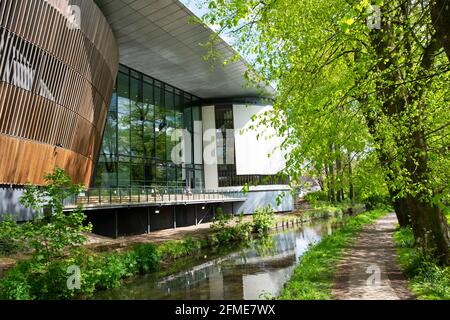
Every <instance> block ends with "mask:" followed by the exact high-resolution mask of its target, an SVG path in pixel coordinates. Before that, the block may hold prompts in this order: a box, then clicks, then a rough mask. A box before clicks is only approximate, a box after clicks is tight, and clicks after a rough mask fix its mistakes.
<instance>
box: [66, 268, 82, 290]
mask: <svg viewBox="0 0 450 320" xmlns="http://www.w3.org/2000/svg"><path fill="white" fill-rule="evenodd" d="M67 275H68V277H67V289H69V290H80V289H81V269H80V267H79V266H76V265H73V266H70V267H68V268H67Z"/></svg>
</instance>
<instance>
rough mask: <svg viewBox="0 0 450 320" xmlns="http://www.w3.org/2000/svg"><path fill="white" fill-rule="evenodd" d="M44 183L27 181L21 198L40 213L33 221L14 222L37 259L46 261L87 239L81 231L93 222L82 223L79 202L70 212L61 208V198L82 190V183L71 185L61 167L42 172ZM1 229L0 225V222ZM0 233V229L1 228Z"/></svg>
mask: <svg viewBox="0 0 450 320" xmlns="http://www.w3.org/2000/svg"><path fill="white" fill-rule="evenodd" d="M45 181H46V182H47V184H46V185H45V186H43V187H39V186H34V185H29V186H26V188H25V192H24V194H23V196H22V198H21V203H22V204H23V205H24V206H26V207H29V208H32V209H34V210H36V211H38V212H39V211H40V212H42V213H43V214H41V215H37V216H36V217H35V218H34V219H33V220H32V221H30V222H27V223H25V224H22V225H16V228H17V232H15V234H16V235H17V236H18V238H20V239H19V240H20V241H21V242H23V243H26V245H25V247H28V248H30V249H33V250H34V252H33V257H34V258H35V259H37V260H43V261H49V260H51V259H55V258H61V257H63V256H64V255H65V254H66V253H68V251H70V250H71V249H72V248H75V247H78V246H80V245H82V244H83V243H84V242H85V241H86V237H85V236H83V234H82V233H83V232H90V231H91V229H92V226H91V225H90V224H89V225H84V220H85V219H86V216H85V215H84V213H83V208H82V206H78V207H77V208H76V209H75V210H74V211H73V212H71V213H65V212H64V201H65V200H67V199H70V197H73V196H74V195H78V194H79V193H80V192H81V189H82V187H81V186H79V185H74V184H73V183H72V181H71V180H70V178H69V177H68V176H67V175H66V173H65V172H64V170H63V169H61V168H56V169H55V170H54V172H53V173H51V174H47V175H46V176H45ZM0 229H2V226H0ZM0 233H1V232H0Z"/></svg>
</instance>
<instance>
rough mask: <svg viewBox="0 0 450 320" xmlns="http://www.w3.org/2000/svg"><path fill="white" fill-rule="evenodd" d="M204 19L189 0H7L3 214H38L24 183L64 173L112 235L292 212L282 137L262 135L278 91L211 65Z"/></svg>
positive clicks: (0, 91)
mask: <svg viewBox="0 0 450 320" xmlns="http://www.w3.org/2000/svg"><path fill="white" fill-rule="evenodd" d="M192 17H194V14H193V13H192V12H191V11H190V10H189V9H187V8H186V7H185V6H184V5H183V4H182V3H180V2H179V1H177V0H97V1H93V0H21V1H17V0H2V1H0V215H1V214H7V213H8V214H15V215H16V216H17V219H18V220H26V219H29V218H30V217H31V215H32V214H33V212H31V211H30V210H27V209H26V208H24V207H22V206H21V205H20V203H19V198H20V196H21V194H22V192H23V191H22V190H23V187H24V185H26V184H28V183H32V184H37V185H42V184H44V183H45V182H44V180H43V177H44V174H45V173H48V172H51V171H52V170H53V169H54V168H55V167H57V166H58V167H61V168H63V169H65V170H66V172H67V173H68V174H69V176H70V177H71V178H72V179H73V181H74V182H76V183H80V184H83V185H84V186H85V188H86V191H85V193H83V194H81V195H80V196H79V197H77V198H76V199H70V200H68V203H67V210H68V211H70V210H71V208H73V205H75V204H76V203H83V204H85V208H86V213H87V214H88V217H89V219H90V220H91V221H92V222H93V223H94V231H96V232H98V233H100V234H106V235H112V236H118V235H125V234H136V233H143V232H151V231H153V230H159V229H164V228H172V227H177V226H185V225H192V224H196V223H201V222H203V221H209V220H210V219H211V217H212V216H213V215H214V214H215V212H216V210H217V208H218V207H221V208H222V210H224V211H229V212H233V213H234V214H239V213H244V214H251V213H253V212H254V210H255V209H256V208H257V207H261V206H265V205H268V204H271V205H272V206H273V207H274V208H276V210H277V211H280V212H282V211H291V210H292V209H293V201H292V197H291V196H290V194H289V187H288V181H287V180H286V179H283V178H280V177H279V176H278V175H277V173H278V172H279V171H280V169H282V168H283V166H284V158H283V155H282V154H281V152H280V151H279V150H277V147H278V146H279V143H280V141H279V139H278V138H276V137H274V136H273V132H274V131H273V129H271V128H258V129H256V130H254V129H252V128H251V127H252V126H253V124H254V122H253V117H254V115H256V114H258V113H261V112H265V111H266V110H267V109H269V108H271V107H270V98H271V96H272V94H273V89H272V88H270V87H265V88H264V89H263V90H262V91H261V90H260V89H259V88H256V87H249V86H246V85H245V77H244V75H245V72H246V71H247V70H248V65H247V63H246V62H245V61H244V60H242V59H241V60H238V61H236V62H233V63H230V64H227V65H226V66H223V65H222V63H221V62H220V61H216V62H214V61H213V62H212V61H205V59H204V56H205V54H206V51H205V48H204V47H203V46H202V45H201V43H206V42H207V41H208V39H209V38H210V37H211V35H213V34H214V33H213V31H212V30H210V29H208V28H206V27H205V26H202V25H200V24H198V23H192V22H191V20H192ZM216 49H217V50H218V52H220V54H221V55H222V57H223V58H230V57H232V56H233V55H234V54H235V52H234V51H233V49H232V48H231V47H230V46H229V45H228V44H227V43H226V42H225V41H220V42H219V43H218V44H217V48H216ZM230 130H234V131H230ZM258 131H259V132H258ZM179 132H182V134H181V135H177V133H179ZM230 132H231V134H230ZM258 136H265V138H263V139H257V137H258ZM177 148H178V149H177ZM269 153H270V154H271V157H270V158H269V157H268V154H269ZM174 155H175V156H174ZM179 155H182V157H181V158H180V157H178V156H179ZM246 184H249V185H252V187H251V189H250V192H249V193H245V194H243V193H242V192H241V190H242V186H243V185H246ZM282 195H284V196H283V197H280V196H282ZM277 198H279V199H280V200H281V202H279V201H277Z"/></svg>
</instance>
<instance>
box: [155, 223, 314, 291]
mask: <svg viewBox="0 0 450 320" xmlns="http://www.w3.org/2000/svg"><path fill="white" fill-rule="evenodd" d="M320 232H321V230H320V229H317V230H316V229H315V228H306V229H305V230H302V231H297V232H286V233H281V234H276V235H274V236H273V240H274V241H273V242H271V243H272V244H273V247H272V248H271V250H270V252H271V254H269V255H266V256H259V255H258V250H257V247H253V248H251V249H248V250H244V251H242V252H236V253H232V254H230V255H228V256H225V257H222V258H219V259H215V260H212V261H209V262H206V263H203V264H200V265H198V266H195V267H194V268H192V269H190V270H189V271H188V272H182V273H177V274H174V275H171V276H168V277H165V278H164V279H162V280H161V281H158V283H157V286H156V287H157V291H158V292H159V293H160V294H161V295H163V296H164V297H166V298H171V299H214V300H222V299H252V300H253V299H261V298H264V297H263V296H261V295H262V294H265V293H267V294H270V295H272V296H274V295H277V294H278V293H279V290H280V289H281V288H282V286H283V284H284V283H285V282H286V281H287V280H288V279H289V277H290V275H291V274H292V271H293V268H294V266H295V264H296V263H297V261H298V260H299V257H300V256H301V255H303V254H304V252H305V251H306V250H307V249H308V245H309V244H310V243H314V242H316V241H319V240H320Z"/></svg>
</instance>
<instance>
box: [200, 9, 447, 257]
mask: <svg viewBox="0 0 450 320" xmlns="http://www.w3.org/2000/svg"><path fill="white" fill-rule="evenodd" d="M207 3H208V4H209V8H210V12H209V13H208V14H206V15H205V16H204V18H203V21H204V22H206V23H209V24H214V25H218V26H220V28H221V30H222V32H230V33H233V34H234V35H235V36H236V37H237V40H236V43H235V45H236V46H237V47H238V48H239V49H240V51H241V53H242V54H245V55H247V56H250V57H254V59H253V67H254V69H256V70H257V71H258V74H259V75H260V76H259V77H258V76H254V74H250V73H249V79H252V80H257V81H264V80H265V81H266V82H265V83H272V84H275V85H276V87H277V99H276V103H275V106H274V112H273V113H272V114H270V115H266V120H264V121H270V122H272V123H273V124H275V127H276V128H278V129H279V133H280V135H286V133H289V137H288V138H287V139H286V141H285V147H286V148H287V149H289V150H291V152H290V154H289V160H288V165H289V167H288V170H289V171H290V173H291V174H294V176H295V175H296V174H297V175H298V174H299V173H300V172H301V171H302V170H303V168H304V163H305V162H309V163H312V166H311V167H315V168H316V169H319V168H326V166H328V171H329V172H330V171H331V170H330V169H333V171H335V170H334V168H335V167H334V164H335V161H336V160H338V159H339V161H340V159H342V158H343V157H342V154H346V153H347V154H351V155H357V154H359V155H361V154H364V155H365V157H369V156H370V155H371V154H373V155H375V158H376V159H377V161H378V167H379V170H380V172H381V173H382V175H383V177H384V179H385V182H386V185H387V188H388V190H389V193H390V197H391V199H392V201H393V203H394V207H395V211H396V214H397V217H398V219H399V222H400V224H401V225H408V224H410V225H411V226H412V228H413V231H414V235H415V238H416V241H417V243H418V244H419V245H420V246H421V247H422V248H423V249H424V250H426V251H427V252H428V253H430V254H431V255H433V256H434V257H435V258H436V259H437V260H438V261H439V262H440V263H442V264H449V263H450V251H449V248H450V239H449V232H448V224H447V221H446V219H445V217H444V215H443V207H444V204H443V199H444V198H445V197H448V193H449V185H450V184H449V181H450V162H449V155H450V148H449V147H448V146H449V145H450V114H449V112H448V103H449V98H450V91H449V89H448V80H449V70H450V69H449V68H450V65H449V59H448V58H447V56H446V55H445V52H446V53H447V55H448V53H449V52H450V50H449V49H450V48H449V43H448V39H450V38H449V32H448V31H449V30H450V29H449V28H448V25H449V23H448V15H447V16H446V15H445V13H448V11H449V7H448V1H446V0H435V1H415V0H390V1H381V0H380V1H378V0H377V1H373V2H372V3H371V2H370V1H369V0H336V1H333V2H330V1H326V0H314V1H312V0H302V1H294V0H266V1H259V0H247V1H244V0H230V1H223V0H209V1H207ZM374 5H377V6H374ZM444 49H445V50H444ZM267 119H268V120H267ZM331 164H333V168H332V167H331V166H330V165H331ZM333 176H334V175H333Z"/></svg>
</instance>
